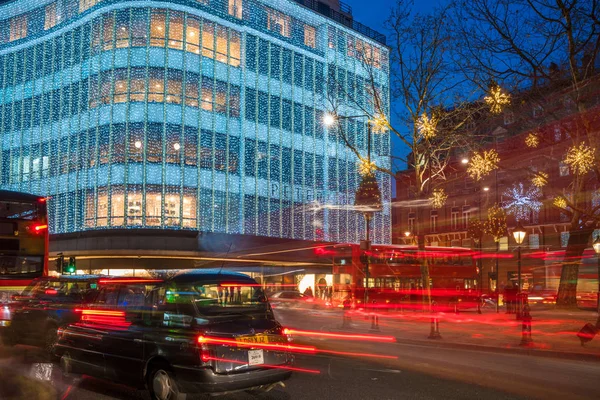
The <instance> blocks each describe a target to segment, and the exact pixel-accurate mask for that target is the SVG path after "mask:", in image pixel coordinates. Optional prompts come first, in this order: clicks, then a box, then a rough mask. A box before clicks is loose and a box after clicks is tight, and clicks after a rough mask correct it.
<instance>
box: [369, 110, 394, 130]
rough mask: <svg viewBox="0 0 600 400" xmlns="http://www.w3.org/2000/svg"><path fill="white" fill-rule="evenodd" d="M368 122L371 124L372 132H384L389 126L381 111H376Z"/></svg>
mask: <svg viewBox="0 0 600 400" xmlns="http://www.w3.org/2000/svg"><path fill="white" fill-rule="evenodd" d="M369 124H371V127H372V129H373V133H385V132H387V130H388V129H389V127H390V123H389V122H388V120H387V118H386V117H385V115H383V114H382V113H377V114H376V115H375V116H374V117H373V118H372V119H370V120H369Z"/></svg>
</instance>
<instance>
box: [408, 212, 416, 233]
mask: <svg viewBox="0 0 600 400" xmlns="http://www.w3.org/2000/svg"><path fill="white" fill-rule="evenodd" d="M408 231H409V232H411V233H412V234H413V235H414V233H415V213H408Z"/></svg>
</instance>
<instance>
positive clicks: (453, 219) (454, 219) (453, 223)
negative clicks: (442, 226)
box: [450, 207, 458, 230]
mask: <svg viewBox="0 0 600 400" xmlns="http://www.w3.org/2000/svg"><path fill="white" fill-rule="evenodd" d="M450 229H452V230H456V229H458V207H452V209H451V212H450Z"/></svg>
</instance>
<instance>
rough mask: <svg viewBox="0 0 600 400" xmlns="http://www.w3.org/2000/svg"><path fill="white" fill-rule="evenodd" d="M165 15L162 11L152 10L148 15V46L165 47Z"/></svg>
mask: <svg viewBox="0 0 600 400" xmlns="http://www.w3.org/2000/svg"><path fill="white" fill-rule="evenodd" d="M166 20H167V15H166V13H165V12H164V11H160V10H153V11H152V16H151V17H150V46H153V47H165V30H166Z"/></svg>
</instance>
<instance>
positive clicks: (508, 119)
mask: <svg viewBox="0 0 600 400" xmlns="http://www.w3.org/2000/svg"><path fill="white" fill-rule="evenodd" d="M513 122H515V114H514V113H513V112H512V111H506V112H505V113H504V125H510V124H512V123H513Z"/></svg>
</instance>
